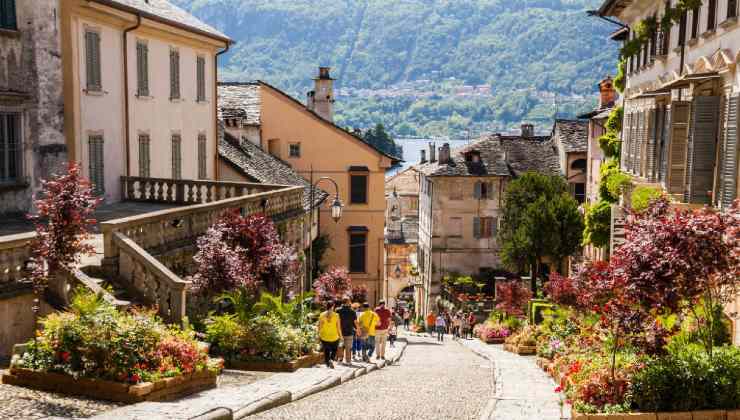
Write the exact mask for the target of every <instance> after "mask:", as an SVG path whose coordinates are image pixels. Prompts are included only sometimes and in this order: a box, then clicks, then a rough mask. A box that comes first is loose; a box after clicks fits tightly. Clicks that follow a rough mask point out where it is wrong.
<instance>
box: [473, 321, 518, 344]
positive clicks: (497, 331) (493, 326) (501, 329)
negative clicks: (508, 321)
mask: <svg viewBox="0 0 740 420" xmlns="http://www.w3.org/2000/svg"><path fill="white" fill-rule="evenodd" d="M473 334H474V335H475V336H477V337H478V338H479V339H480V340H481V341H482V342H484V343H486V344H503V342H504V340H506V337H508V336H510V335H511V330H510V329H509V328H507V327H506V326H505V325H501V324H498V323H494V322H491V321H486V322H484V323H483V324H478V325H476V326H475V327H474V328H473Z"/></svg>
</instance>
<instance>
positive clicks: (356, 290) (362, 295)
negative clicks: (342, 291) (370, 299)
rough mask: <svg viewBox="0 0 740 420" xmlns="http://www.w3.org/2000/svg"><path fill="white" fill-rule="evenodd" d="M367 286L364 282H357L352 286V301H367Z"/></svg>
mask: <svg viewBox="0 0 740 420" xmlns="http://www.w3.org/2000/svg"><path fill="white" fill-rule="evenodd" d="M367 293H368V290H367V286H365V285H364V284H358V285H357V286H352V293H351V295H352V302H359V303H362V302H366V301H367Z"/></svg>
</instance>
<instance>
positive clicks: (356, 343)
mask: <svg viewBox="0 0 740 420" xmlns="http://www.w3.org/2000/svg"><path fill="white" fill-rule="evenodd" d="M352 311H354V313H355V318H356V319H357V328H356V329H355V336H354V338H353V340H352V359H354V360H360V357H361V355H362V346H361V345H360V341H361V339H360V337H361V336H362V332H361V331H360V315H362V306H361V305H360V304H359V303H358V302H354V303H352Z"/></svg>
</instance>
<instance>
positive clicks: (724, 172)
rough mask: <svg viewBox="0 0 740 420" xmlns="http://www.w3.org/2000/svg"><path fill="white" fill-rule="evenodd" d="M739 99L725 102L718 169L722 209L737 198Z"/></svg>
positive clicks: (735, 97)
mask: <svg viewBox="0 0 740 420" xmlns="http://www.w3.org/2000/svg"><path fill="white" fill-rule="evenodd" d="M738 105H740V97H739V96H738V94H734V95H732V96H730V97H729V98H728V100H727V112H726V120H725V121H726V122H725V135H724V142H723V145H722V146H723V147H722V156H721V159H722V160H721V165H722V167H721V168H720V180H719V186H720V196H719V202H720V206H721V208H723V209H726V208H729V207H730V206H731V205H732V202H733V201H734V200H735V198H736V197H737V160H738V154H737V151H738V147H737V143H738V142H737V119H738Z"/></svg>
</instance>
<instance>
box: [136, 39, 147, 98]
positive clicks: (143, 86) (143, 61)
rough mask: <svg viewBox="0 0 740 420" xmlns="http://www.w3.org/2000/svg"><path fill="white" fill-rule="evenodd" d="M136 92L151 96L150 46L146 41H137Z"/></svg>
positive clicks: (139, 94) (140, 94)
mask: <svg viewBox="0 0 740 420" xmlns="http://www.w3.org/2000/svg"><path fill="white" fill-rule="evenodd" d="M136 80H137V82H136V94H137V95H138V96H149V46H148V45H147V43H146V42H144V41H138V42H137V43H136Z"/></svg>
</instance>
